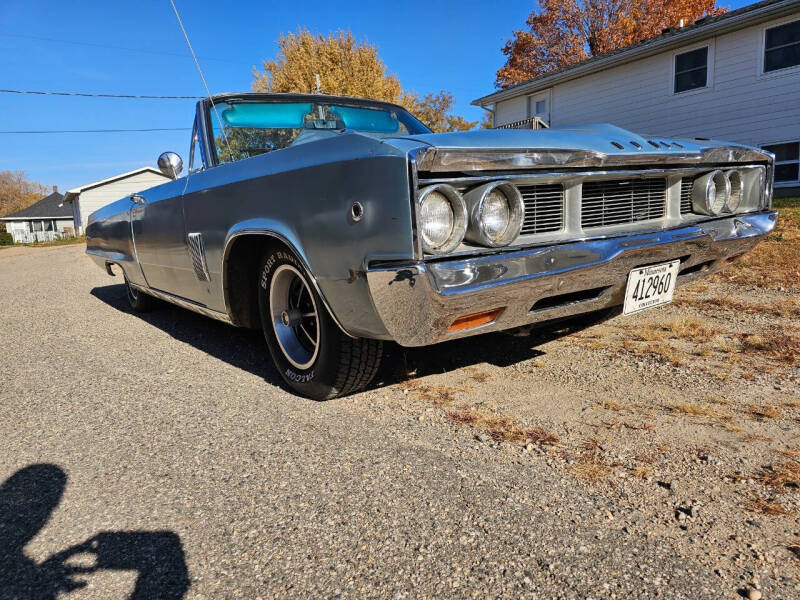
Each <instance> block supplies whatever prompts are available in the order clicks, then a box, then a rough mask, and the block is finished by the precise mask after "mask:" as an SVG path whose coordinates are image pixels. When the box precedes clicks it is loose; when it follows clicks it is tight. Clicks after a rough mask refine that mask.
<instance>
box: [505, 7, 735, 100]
mask: <svg viewBox="0 0 800 600" xmlns="http://www.w3.org/2000/svg"><path fill="white" fill-rule="evenodd" d="M723 12H725V9H723V8H719V7H717V6H716V0H539V9H538V10H534V11H532V12H531V14H530V15H529V16H528V19H527V21H526V25H527V29H524V30H520V31H515V32H514V37H513V38H512V39H510V40H509V41H508V42H507V43H506V45H505V46H504V47H503V54H505V55H506V56H507V57H508V59H507V60H506V64H505V65H504V66H503V67H502V68H501V69H500V70H499V71H497V80H496V81H495V85H496V86H497V87H498V88H507V87H509V86H512V85H514V84H517V83H521V82H523V81H528V80H529V79H532V78H534V77H538V76H539V75H544V74H545V73H547V72H549V71H552V70H554V69H560V68H562V67H567V66H570V65H573V64H576V63H579V62H581V61H583V60H586V59H587V58H590V57H592V56H599V55H601V54H607V53H609V52H612V51H614V50H617V49H619V48H623V47H625V46H629V45H631V44H635V43H636V42H639V41H641V40H644V39H647V38H650V37H653V36H656V35H658V34H660V33H661V31H662V30H663V29H665V28H667V27H675V26H679V25H680V24H681V21H683V24H684V25H690V24H692V23H694V22H695V21H696V20H697V19H699V18H701V17H704V16H707V15H712V16H713V15H718V14H722V13H723Z"/></svg>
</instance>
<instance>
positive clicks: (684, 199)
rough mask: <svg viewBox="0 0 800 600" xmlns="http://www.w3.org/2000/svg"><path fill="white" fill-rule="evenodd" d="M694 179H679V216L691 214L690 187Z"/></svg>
mask: <svg viewBox="0 0 800 600" xmlns="http://www.w3.org/2000/svg"><path fill="white" fill-rule="evenodd" d="M695 179H697V178H696V177H684V178H683V179H681V214H682V215H685V214H687V213H690V212H693V208H692V185H693V184H694V180H695Z"/></svg>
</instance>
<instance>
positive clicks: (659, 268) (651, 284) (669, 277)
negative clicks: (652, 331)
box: [622, 260, 681, 315]
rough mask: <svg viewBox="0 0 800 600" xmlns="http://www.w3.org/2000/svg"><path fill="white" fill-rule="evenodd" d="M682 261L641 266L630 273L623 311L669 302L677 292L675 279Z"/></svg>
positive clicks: (629, 312)
mask: <svg viewBox="0 0 800 600" xmlns="http://www.w3.org/2000/svg"><path fill="white" fill-rule="evenodd" d="M680 265H681V261H679V260H673V261H672V262H668V263H662V264H660V265H652V266H650V267H639V268H638V269H634V270H633V271H631V272H630V274H629V275H628V287H627V288H625V304H624V306H623V309H622V313H623V314H626V315H629V314H632V313H636V312H639V311H640V310H645V309H646V308H653V307H654V306H661V305H662V304H669V303H670V302H672V295H673V294H674V293H675V280H676V279H677V278H678V269H679V267H680Z"/></svg>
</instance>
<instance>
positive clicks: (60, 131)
mask: <svg viewBox="0 0 800 600" xmlns="http://www.w3.org/2000/svg"><path fill="white" fill-rule="evenodd" d="M190 129H191V127H152V128H149V129H36V130H27V131H23V130H20V131H0V134H24V133H132V132H139V131H189V130H190Z"/></svg>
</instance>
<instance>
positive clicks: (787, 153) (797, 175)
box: [764, 142, 800, 183]
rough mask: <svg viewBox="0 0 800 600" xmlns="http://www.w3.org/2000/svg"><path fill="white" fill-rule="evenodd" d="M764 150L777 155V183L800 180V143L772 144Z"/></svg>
mask: <svg viewBox="0 0 800 600" xmlns="http://www.w3.org/2000/svg"><path fill="white" fill-rule="evenodd" d="M764 150H767V151H769V152H772V153H773V154H774V155H775V183H785V182H792V183H795V182H797V181H798V180H800V142H790V143H788V144H772V145H770V146H764Z"/></svg>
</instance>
